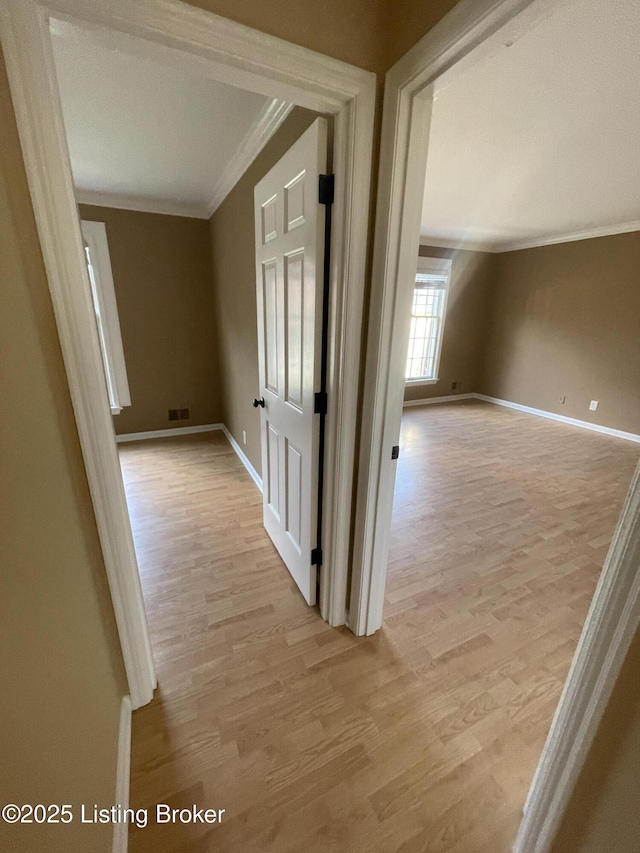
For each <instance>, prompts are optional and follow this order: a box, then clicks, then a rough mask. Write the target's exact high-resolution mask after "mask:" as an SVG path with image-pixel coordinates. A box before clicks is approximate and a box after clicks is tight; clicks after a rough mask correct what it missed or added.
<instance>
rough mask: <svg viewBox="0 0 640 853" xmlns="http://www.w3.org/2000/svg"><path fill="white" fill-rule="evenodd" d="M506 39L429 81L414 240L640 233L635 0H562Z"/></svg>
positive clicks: (639, 35)
mask: <svg viewBox="0 0 640 853" xmlns="http://www.w3.org/2000/svg"><path fill="white" fill-rule="evenodd" d="M510 41H511V39H509V40H507V39H506V38H503V39H502V42H503V43H500V44H499V46H498V48H497V49H496V50H494V51H493V52H492V53H490V55H489V56H488V57H485V58H483V59H480V60H478V61H477V63H475V64H473V63H469V64H468V65H467V67H466V68H465V70H464V71H463V72H459V73H458V74H453V73H452V74H451V75H450V79H447V78H443V79H442V80H441V81H439V85H438V87H437V88H438V91H437V93H436V99H435V101H434V107H433V117H432V125H431V138H430V143H429V155H428V161H427V177H426V184H425V194H424V207H423V213H422V242H423V243H425V242H429V241H431V242H440V243H441V244H442V245H448V244H452V245H455V244H461V243H467V244H470V245H471V246H473V245H476V246H477V248H488V249H490V250H493V251H499V250H505V249H512V248H522V247H524V246H526V245H541V244H543V243H549V242H560V241H562V240H564V239H579V238H581V237H585V236H595V235H596V234H600V233H617V232H620V231H624V230H640V158H639V154H640V2H638V0H579V2H570V3H566V4H565V5H564V6H563V7H562V8H560V9H559V10H558V11H556V12H555V13H554V14H553V15H552V16H550V17H547V18H546V19H544V20H542V21H540V22H538V24H537V25H536V26H535V27H533V28H527V30H526V31H525V32H524V33H521V34H520V37H519V38H518V39H517V40H516V41H515V43H513V44H509V42H510ZM504 42H507V44H505V43H504ZM454 70H455V69H454Z"/></svg>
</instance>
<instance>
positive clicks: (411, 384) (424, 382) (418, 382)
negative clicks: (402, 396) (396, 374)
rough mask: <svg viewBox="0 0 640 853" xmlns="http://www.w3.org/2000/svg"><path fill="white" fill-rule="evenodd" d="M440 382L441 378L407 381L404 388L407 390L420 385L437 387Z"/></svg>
mask: <svg viewBox="0 0 640 853" xmlns="http://www.w3.org/2000/svg"><path fill="white" fill-rule="evenodd" d="M438 382H440V377H439V376H438V377H436V378H435V379H405V380H404V386H405V388H416V387H418V386H419V385H437V384H438Z"/></svg>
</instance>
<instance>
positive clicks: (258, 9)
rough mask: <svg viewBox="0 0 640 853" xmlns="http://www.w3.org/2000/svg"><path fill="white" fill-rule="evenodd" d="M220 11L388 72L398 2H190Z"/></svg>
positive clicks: (273, 32) (370, 67)
mask: <svg viewBox="0 0 640 853" xmlns="http://www.w3.org/2000/svg"><path fill="white" fill-rule="evenodd" d="M190 2H191V5H193V6H199V7H200V8H202V9H206V10H207V11H209V12H214V13H215V14H216V15H222V16H223V17H225V18H230V19H231V20H232V21H237V22H238V23H240V24H246V25H247V26H249V27H254V28H255V29H258V30H261V31H262V32H265V33H269V34H270V35H273V36H277V37H278V38H282V39H286V40H287V41H291V42H293V43H294V44H299V45H301V46H302V47H307V48H310V49H311V50H317V51H318V52H319V53H325V54H326V55H327V56H333V57H334V58H335V59H341V60H342V61H343V62H349V63H351V65H357V66H359V67H360V68H366V69H367V70H369V71H377V72H379V73H382V72H383V71H385V70H386V68H385V62H386V40H387V32H386V27H387V21H388V17H389V14H388V11H389V8H390V7H391V6H392V5H393V2H392V0H323V2H318V0H298V2H296V3H292V2H291V0H268V2H266V3H258V2H256V0H190Z"/></svg>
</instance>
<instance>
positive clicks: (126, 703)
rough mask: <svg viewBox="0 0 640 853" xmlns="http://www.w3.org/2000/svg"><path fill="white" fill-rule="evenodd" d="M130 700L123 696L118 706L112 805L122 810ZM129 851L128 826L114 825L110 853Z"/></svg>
mask: <svg viewBox="0 0 640 853" xmlns="http://www.w3.org/2000/svg"><path fill="white" fill-rule="evenodd" d="M132 713H133V711H132V708H131V699H130V697H129V696H123V698H122V702H121V704H120V729H119V733H118V763H117V765H116V792H115V800H114V803H115V805H117V806H120V808H122V809H128V808H129V791H130V778H131V722H132ZM128 849H129V824H128V823H126V822H125V821H122V822H121V823H114V825H113V844H112V847H111V853H127V850H128Z"/></svg>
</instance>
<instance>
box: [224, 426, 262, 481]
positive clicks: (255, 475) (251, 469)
mask: <svg viewBox="0 0 640 853" xmlns="http://www.w3.org/2000/svg"><path fill="white" fill-rule="evenodd" d="M222 431H223V432H224V434H225V436H226V437H227V441H228V442H229V444H230V445H231V447H232V448H233V449H234V450H235V452H236V455H237V457H238V459H239V460H240V461H241V462H242V464H243V465H244V467H245V468H246V469H247V471H248V472H249V475H250V477H251V479H252V480H253V482H254V483H255V484H256V486H257V487H258V488H259V489H260V491H262V477H261V476H260V475H259V474H258V472H257V471H256V469H255V468H254V467H253V465H252V464H251V462H249V457H248V456H247V455H246V454H245V452H244V451H243V450H242V448H241V447H240V445H239V444H238V442H237V441H236V440H235V438H234V437H233V436H232V435H231V433H230V432H229V430H228V429H227V427H226V426H224V424H223V426H222Z"/></svg>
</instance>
